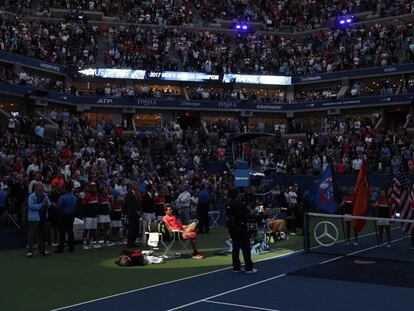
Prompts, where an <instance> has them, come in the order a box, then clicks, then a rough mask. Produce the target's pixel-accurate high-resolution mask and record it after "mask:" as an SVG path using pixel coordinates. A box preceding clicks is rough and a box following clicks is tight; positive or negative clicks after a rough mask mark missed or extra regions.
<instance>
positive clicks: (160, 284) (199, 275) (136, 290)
mask: <svg viewBox="0 0 414 311" xmlns="http://www.w3.org/2000/svg"><path fill="white" fill-rule="evenodd" d="M373 234H375V233H369V234H365V235H361V236H360V237H361V238H362V237H365V236H369V235H373ZM343 241H345V240H342V241H339V242H343ZM319 247H321V246H320V245H319V246H314V247H312V248H311V249H315V248H319ZM303 252H304V250H303V249H300V250H297V251H292V252H289V253H286V254H283V255H276V256H273V257H270V258H265V259H259V260H256V261H255V262H262V261H267V260H272V259H278V258H283V257H286V256H289V255H294V254H299V253H303ZM327 255H329V254H327ZM229 269H232V267H227V268H222V269H217V270H213V271H209V272H205V273H200V274H196V275H192V276H188V277H185V278H181V279H177V280H172V281H168V282H163V283H159V284H154V285H150V286H147V287H143V288H138V289H133V290H130V291H126V292H121V293H117V294H113V295H108V296H104V297H101V298H96V299H92V300H87V301H84V302H79V303H76V304H73V305H69V306H64V307H60V308H56V309H52V310H51V311H60V310H65V309H69V308H73V307H78V306H82V305H86V304H89V303H93V302H97V301H102V300H106V299H110V298H115V297H118V296H122V295H127V294H131V293H136V292H140V291H144V290H147V289H151V288H156V287H159V286H164V285H168V284H174V283H176V282H181V281H186V280H191V279H193V278H197V277H201V276H205V275H209V274H213V273H217V272H221V271H225V270H229Z"/></svg>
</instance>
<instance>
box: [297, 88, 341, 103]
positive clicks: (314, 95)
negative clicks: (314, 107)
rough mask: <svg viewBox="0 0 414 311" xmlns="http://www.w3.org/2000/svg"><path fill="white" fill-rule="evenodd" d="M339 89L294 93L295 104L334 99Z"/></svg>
mask: <svg viewBox="0 0 414 311" xmlns="http://www.w3.org/2000/svg"><path fill="white" fill-rule="evenodd" d="M339 89H340V87H331V88H325V89H319V90H318V89H313V90H303V91H299V90H298V91H295V102H312V101H321V100H328V99H336V98H337V96H338V91H339Z"/></svg>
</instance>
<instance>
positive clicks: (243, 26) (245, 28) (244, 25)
mask: <svg viewBox="0 0 414 311" xmlns="http://www.w3.org/2000/svg"><path fill="white" fill-rule="evenodd" d="M233 28H234V29H235V30H236V31H237V32H246V31H248V30H249V25H248V24H247V23H244V22H241V23H236V24H234V26H233Z"/></svg>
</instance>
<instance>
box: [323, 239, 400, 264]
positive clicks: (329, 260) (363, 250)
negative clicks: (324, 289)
mask: <svg viewBox="0 0 414 311" xmlns="http://www.w3.org/2000/svg"><path fill="white" fill-rule="evenodd" d="M401 240H404V238H403V237H402V238H399V239H396V240H393V241H391V242H390V243H394V242H398V241H401ZM374 248H378V245H374V246H371V247H368V248H364V249H361V250H359V251H355V252H352V253H349V254H346V255H342V256H339V257H335V258H332V259H328V260H325V261H322V262H320V263H319V265H323V264H325V263H328V262H332V261H335V260H338V259H341V258H344V257H348V256H353V255H356V254H359V253H362V252H365V251H369V250H371V249H374Z"/></svg>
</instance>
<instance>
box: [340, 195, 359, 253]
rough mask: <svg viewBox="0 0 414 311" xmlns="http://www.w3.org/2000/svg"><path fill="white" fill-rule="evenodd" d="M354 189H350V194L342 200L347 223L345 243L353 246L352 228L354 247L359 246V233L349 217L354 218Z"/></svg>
mask: <svg viewBox="0 0 414 311" xmlns="http://www.w3.org/2000/svg"><path fill="white" fill-rule="evenodd" d="M353 201H354V188H352V187H349V190H348V194H347V195H346V196H345V197H344V199H343V200H342V203H341V206H342V212H343V215H344V222H345V241H346V244H348V245H350V244H351V227H352V230H353V232H354V244H353V245H354V246H358V232H357V231H356V230H355V228H354V227H353V226H352V224H351V222H352V219H351V218H349V216H352V212H353V209H354V203H353Z"/></svg>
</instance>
